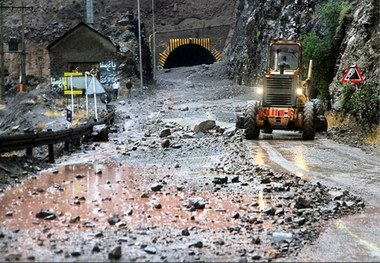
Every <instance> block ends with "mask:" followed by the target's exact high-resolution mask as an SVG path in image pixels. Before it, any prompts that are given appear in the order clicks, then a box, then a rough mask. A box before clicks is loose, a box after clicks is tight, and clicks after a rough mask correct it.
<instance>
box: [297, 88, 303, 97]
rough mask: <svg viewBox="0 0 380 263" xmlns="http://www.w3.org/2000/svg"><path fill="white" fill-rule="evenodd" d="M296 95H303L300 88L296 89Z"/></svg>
mask: <svg viewBox="0 0 380 263" xmlns="http://www.w3.org/2000/svg"><path fill="white" fill-rule="evenodd" d="M296 94H297V95H299V96H300V95H302V94H303V90H302V88H297V89H296Z"/></svg>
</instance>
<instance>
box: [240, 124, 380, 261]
mask: <svg viewBox="0 0 380 263" xmlns="http://www.w3.org/2000/svg"><path fill="white" fill-rule="evenodd" d="M247 144H248V145H249V147H250V148H251V149H252V154H253V155H254V160H255V162H256V163H257V164H260V165H264V166H267V167H269V168H271V169H272V170H274V171H286V172H289V173H293V174H295V175H297V176H300V177H303V178H306V179H307V180H310V181H314V182H320V183H321V184H324V185H329V186H336V187H341V188H342V189H347V190H349V191H350V192H351V193H353V194H355V195H358V196H361V197H362V198H363V199H364V200H365V202H366V205H367V206H366V208H365V209H364V212H363V213H362V214H358V215H352V216H348V217H345V218H342V219H339V220H336V221H333V222H332V223H331V224H330V225H329V226H328V228H327V229H326V231H325V232H324V233H322V235H321V236H320V238H319V240H318V241H317V242H316V243H315V245H313V246H311V247H308V248H306V249H305V251H303V253H300V257H299V258H298V259H297V260H299V261H321V262H332V261H341V262H352V261H365V262H379V261H380V225H379V219H380V172H379V171H380V154H379V152H376V151H375V152H369V153H368V152H365V151H363V150H361V149H358V148H354V147H350V146H347V145H342V144H338V143H336V142H334V141H332V140H329V139H325V138H324V137H323V136H321V135H318V136H317V137H316V139H315V140H314V141H312V142H310V141H302V140H300V134H298V133H292V132H291V133H289V132H285V131H275V132H274V133H273V135H268V134H262V135H261V136H260V138H259V140H258V141H248V142H247Z"/></svg>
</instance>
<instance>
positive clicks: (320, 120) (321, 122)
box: [315, 115, 328, 132]
mask: <svg viewBox="0 0 380 263" xmlns="http://www.w3.org/2000/svg"><path fill="white" fill-rule="evenodd" d="M315 125H316V128H315V130H316V132H327V126H328V125H327V120H326V117H325V116H324V115H319V116H318V117H317V120H316V124H315Z"/></svg>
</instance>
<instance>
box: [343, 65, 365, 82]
mask: <svg viewBox="0 0 380 263" xmlns="http://www.w3.org/2000/svg"><path fill="white" fill-rule="evenodd" d="M341 82H342V83H346V82H349V83H356V84H357V83H361V82H363V76H362V73H361V72H360V69H359V67H358V66H357V65H355V66H351V67H349V68H348V69H347V70H346V72H345V73H344V75H343V78H342V80H341Z"/></svg>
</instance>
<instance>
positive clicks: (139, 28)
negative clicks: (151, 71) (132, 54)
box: [137, 0, 143, 88]
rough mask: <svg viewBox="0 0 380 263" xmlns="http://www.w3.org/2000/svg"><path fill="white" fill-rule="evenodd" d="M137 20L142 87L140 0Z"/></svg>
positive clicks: (138, 1) (141, 84)
mask: <svg viewBox="0 0 380 263" xmlns="http://www.w3.org/2000/svg"><path fill="white" fill-rule="evenodd" d="M137 20H138V30H139V54H140V87H141V88H142V87H143V71H142V51H141V23H140V0H137Z"/></svg>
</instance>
